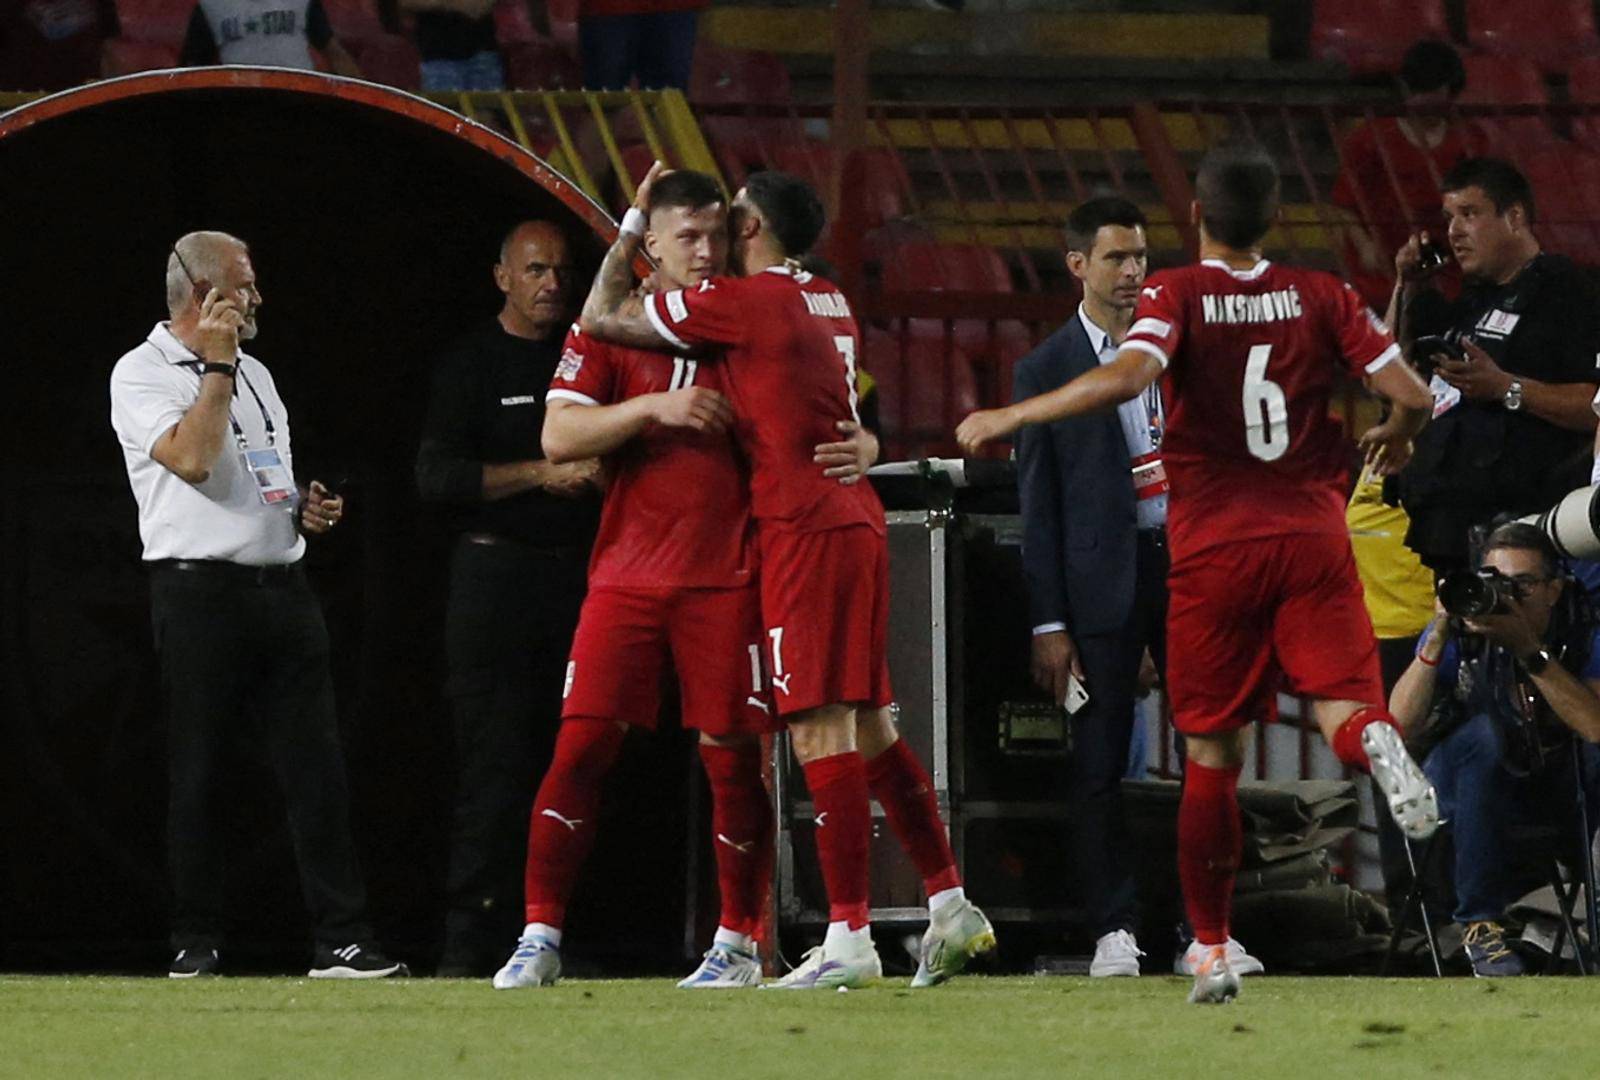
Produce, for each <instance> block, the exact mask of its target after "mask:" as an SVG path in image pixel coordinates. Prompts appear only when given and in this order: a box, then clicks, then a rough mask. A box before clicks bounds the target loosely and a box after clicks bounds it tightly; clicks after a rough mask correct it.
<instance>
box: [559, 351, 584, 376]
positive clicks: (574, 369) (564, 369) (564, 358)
mask: <svg viewBox="0 0 1600 1080" xmlns="http://www.w3.org/2000/svg"><path fill="white" fill-rule="evenodd" d="M582 370H583V354H582V353H579V352H577V351H576V350H574V349H570V348H568V349H562V350H561V362H560V363H559V364H557V365H556V378H558V379H560V380H561V381H562V382H573V381H575V380H576V379H577V378H578V372H580V371H582Z"/></svg>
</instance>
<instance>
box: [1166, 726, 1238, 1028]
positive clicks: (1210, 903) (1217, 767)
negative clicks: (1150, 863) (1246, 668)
mask: <svg viewBox="0 0 1600 1080" xmlns="http://www.w3.org/2000/svg"><path fill="white" fill-rule="evenodd" d="M1245 741H1246V732H1245V729H1243V728H1240V729H1236V730H1234V731H1227V732H1220V733H1217V734H1212V735H1188V736H1185V751H1186V753H1187V762H1186V764H1185V766H1184V775H1183V798H1182V801H1181V802H1180V803H1179V804H1178V877H1179V880H1180V881H1181V882H1182V883H1183V904H1184V910H1185V912H1186V913H1187V914H1188V916H1189V925H1190V926H1192V927H1193V928H1194V937H1195V942H1196V943H1197V944H1198V945H1199V946H1200V950H1201V955H1200V958H1199V961H1198V963H1197V964H1196V965H1195V974H1194V988H1193V989H1192V990H1190V991H1189V1000H1190V1001H1191V1002H1194V1003H1196V1004H1222V1003H1224V1002H1228V1001H1231V1000H1233V999H1234V998H1235V997H1237V996H1238V995H1239V976H1238V974H1237V973H1236V972H1234V971H1233V969H1232V967H1231V965H1230V964H1229V962H1228V917H1229V915H1230V913H1231V910H1232V906H1233V883H1234V879H1235V877H1237V876H1238V872H1239V856H1240V854H1241V852H1242V851H1243V846H1244V828H1243V824H1242V823H1241V821H1240V818H1239V772H1240V770H1241V769H1242V768H1243V766H1244V750H1245Z"/></svg>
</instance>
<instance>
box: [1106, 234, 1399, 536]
mask: <svg viewBox="0 0 1600 1080" xmlns="http://www.w3.org/2000/svg"><path fill="white" fill-rule="evenodd" d="M1123 347H1124V348H1135V349H1142V350H1144V351H1145V352H1148V353H1150V354H1152V355H1153V356H1155V357H1156V358H1157V359H1159V360H1160V361H1161V363H1162V365H1163V366H1164V367H1165V368H1166V379H1167V386H1166V392H1167V404H1168V408H1167V427H1166V435H1165V437H1164V438H1163V440H1162V443H1161V454H1162V458H1163V460H1164V462H1165V464H1166V469H1167V475H1168V478H1169V479H1170V480H1171V483H1172V495H1171V501H1170V503H1169V504H1168V511H1167V529H1168V533H1169V534H1170V538H1171V542H1172V548H1173V552H1174V554H1178V553H1181V552H1188V551H1197V550H1200V549H1203V548H1207V547H1211V546H1213V545H1215V544H1223V543H1227V542H1229V541H1233V540H1244V539H1249V538H1252V537H1261V536H1278V535H1283V534H1288V533H1341V534H1342V533H1344V532H1345V531H1346V530H1345V521H1344V509H1345V495H1346V491H1347V488H1348V486H1349V485H1348V479H1349V460H1350V459H1349V443H1348V442H1347V441H1346V439H1345V437H1344V432H1343V429H1342V427H1341V426H1340V425H1339V423H1338V422H1337V421H1336V420H1334V419H1333V418H1332V416H1330V415H1329V407H1330V405H1331V402H1332V397H1333V391H1334V388H1335V386H1336V385H1337V384H1338V381H1339V374H1340V371H1341V370H1343V371H1346V372H1348V373H1350V374H1352V375H1354V376H1356V377H1358V378H1359V377H1361V376H1364V375H1370V374H1371V373H1372V372H1375V371H1377V370H1378V369H1379V368H1381V367H1383V366H1384V365H1385V364H1387V363H1389V362H1390V361H1392V360H1394V359H1395V358H1396V357H1398V356H1399V355H1400V350H1399V348H1398V347H1397V346H1396V345H1395V343H1394V338H1393V337H1392V336H1391V335H1390V333H1389V331H1388V330H1387V329H1386V328H1385V327H1384V325H1383V323H1382V322H1381V321H1380V320H1379V319H1378V318H1377V316H1375V315H1373V314H1372V312H1371V310H1370V309H1369V308H1368V307H1367V306H1366V305H1365V304H1364V303H1363V302H1362V301H1361V298H1360V297H1359V296H1358V295H1357V294H1356V292H1355V291H1354V290H1353V289H1351V288H1350V287H1349V286H1348V285H1346V284H1344V283H1343V282H1342V281H1340V280H1339V279H1338V278H1336V277H1334V276H1332V275H1331V274H1325V273H1322V272H1321V271H1316V270H1304V269H1300V268H1297V267H1288V266H1275V265H1273V264H1271V263H1269V262H1267V261H1266V260H1264V259H1263V260H1262V261H1261V262H1259V263H1257V264H1256V265H1255V267H1254V268H1253V269H1250V270H1232V269H1230V268H1229V267H1228V266H1227V265H1226V264H1224V263H1222V262H1220V261H1216V260H1206V261H1205V262H1202V263H1200V264H1199V265H1197V266H1186V267H1183V268H1182V269H1178V270H1166V271H1162V272H1160V273H1157V274H1153V275H1151V276H1150V278H1149V280H1148V281H1147V282H1146V283H1145V286H1144V290H1143V292H1142V293H1141V294H1140V299H1139V306H1138V309H1137V310H1136V311H1135V312H1134V322H1133V328H1132V329H1131V330H1130V331H1129V333H1128V337H1127V340H1125V341H1124V342H1123Z"/></svg>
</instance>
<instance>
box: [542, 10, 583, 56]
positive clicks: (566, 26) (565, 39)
mask: <svg viewBox="0 0 1600 1080" xmlns="http://www.w3.org/2000/svg"><path fill="white" fill-rule="evenodd" d="M578 3H579V0H545V8H544V12H545V18H547V19H549V20H550V39H551V40H552V41H554V42H555V43H556V44H557V45H559V46H561V48H562V49H563V50H564V51H565V52H566V54H567V55H568V56H570V57H572V59H573V60H574V61H576V60H577V59H578Z"/></svg>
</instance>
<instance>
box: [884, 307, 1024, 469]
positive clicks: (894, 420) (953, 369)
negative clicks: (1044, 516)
mask: <svg viewBox="0 0 1600 1080" xmlns="http://www.w3.org/2000/svg"><path fill="white" fill-rule="evenodd" d="M865 339H866V340H865V342H864V346H863V348H864V352H865V356H864V357H863V360H862V363H863V366H864V367H865V368H866V370H867V371H868V372H869V373H870V374H871V375H872V377H873V378H874V379H875V380H877V384H878V416H879V418H880V419H881V421H882V423H883V437H884V442H885V444H886V447H885V455H884V456H885V457H886V458H894V457H925V456H928V455H931V454H950V453H954V452H955V449H956V447H955V426H956V424H957V423H959V422H960V420H961V418H962V417H963V416H965V415H966V414H967V413H969V412H971V411H972V410H974V409H976V408H977V407H978V390H977V380H976V379H975V378H974V376H973V371H972V363H971V361H970V360H968V359H967V356H966V354H965V353H963V352H962V351H961V350H960V349H959V348H955V347H952V348H950V349H946V347H945V343H944V342H943V341H936V340H932V339H929V338H923V337H918V336H915V335H911V334H905V335H902V334H900V333H898V332H897V331H896V330H892V329H890V330H885V329H882V328H875V327H873V328H867V329H866V331H865ZM1002 449H1003V448H1002Z"/></svg>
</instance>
